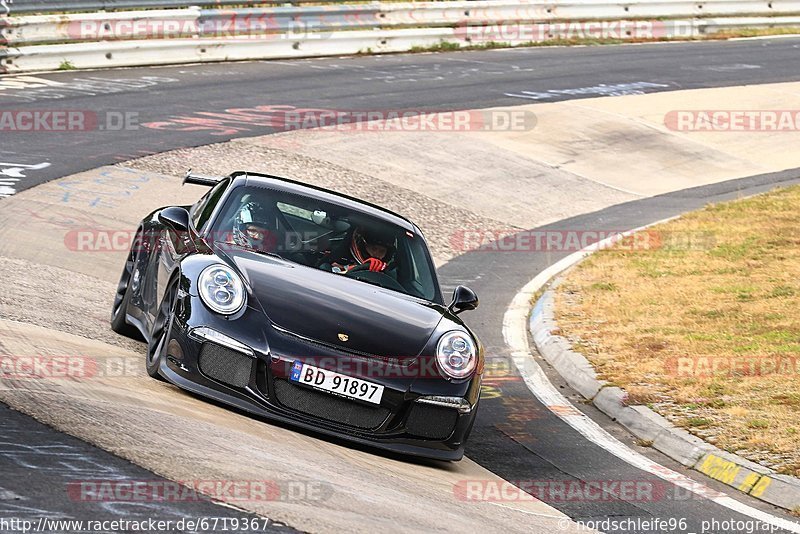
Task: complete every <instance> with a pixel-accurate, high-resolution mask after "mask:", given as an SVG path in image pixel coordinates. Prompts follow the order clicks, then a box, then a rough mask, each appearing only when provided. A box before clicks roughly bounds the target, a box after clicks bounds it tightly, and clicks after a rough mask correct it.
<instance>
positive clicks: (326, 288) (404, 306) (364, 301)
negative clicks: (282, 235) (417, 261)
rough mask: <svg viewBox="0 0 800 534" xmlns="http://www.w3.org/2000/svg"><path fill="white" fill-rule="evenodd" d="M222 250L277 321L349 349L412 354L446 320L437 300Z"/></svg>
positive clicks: (269, 258) (280, 325)
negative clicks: (436, 303)
mask: <svg viewBox="0 0 800 534" xmlns="http://www.w3.org/2000/svg"><path fill="white" fill-rule="evenodd" d="M218 254H219V255H220V256H225V257H227V259H228V260H229V263H231V266H232V267H234V268H235V269H237V270H238V271H239V272H240V273H241V275H242V276H243V277H244V279H245V280H246V283H247V284H248V285H249V287H250V289H251V292H252V293H251V295H250V296H251V297H254V298H255V299H256V300H257V301H258V302H259V304H260V305H261V307H262V309H263V310H264V313H265V314H266V315H267V317H268V319H269V320H270V322H271V323H272V324H273V325H274V326H277V327H278V328H280V329H283V330H286V331H288V332H290V333H292V334H295V335H298V336H302V337H304V338H307V339H310V340H313V341H317V342H319V343H323V344H325V345H330V346H333V347H336V348H340V349H342V350H344V351H348V352H360V353H366V354H369V355H377V356H382V357H391V358H400V359H403V360H406V359H407V358H413V357H416V356H417V355H419V354H420V352H421V351H422V350H423V348H424V347H425V345H426V343H427V341H428V340H429V339H430V337H431V335H432V334H433V332H434V330H435V329H436V326H437V325H438V324H439V322H440V321H441V320H442V311H441V310H440V309H438V308H439V307H437V305H435V304H433V303H429V302H427V301H422V300H419V299H415V298H414V297H411V296H408V295H403V294H402V293H398V292H396V291H391V290H388V289H383V288H380V287H377V286H374V285H371V284H368V283H365V282H360V281H357V280H352V279H350V278H346V277H344V276H342V275H338V274H332V273H329V272H326V271H323V270H320V269H313V268H310V267H305V266H302V265H299V264H296V263H293V262H289V261H286V260H283V259H280V258H276V257H272V256H265V255H262V254H258V253H255V252H251V251H248V250H246V249H238V248H234V249H227V250H225V251H224V252H218ZM340 334H341V335H343V336H347V340H346V341H343V340H342V339H341V337H340Z"/></svg>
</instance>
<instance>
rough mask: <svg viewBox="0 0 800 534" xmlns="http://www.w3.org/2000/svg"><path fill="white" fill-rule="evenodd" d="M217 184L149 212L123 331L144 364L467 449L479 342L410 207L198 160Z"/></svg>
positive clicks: (319, 417) (229, 393) (419, 446)
mask: <svg viewBox="0 0 800 534" xmlns="http://www.w3.org/2000/svg"><path fill="white" fill-rule="evenodd" d="M186 182H188V183H194V184H199V185H205V186H209V187H210V188H211V189H210V190H209V191H208V193H207V194H206V195H204V196H203V197H202V198H201V199H200V200H199V201H198V202H197V203H196V204H194V205H192V206H172V207H166V208H162V209H159V210H156V211H155V212H153V213H151V214H150V215H148V216H147V217H146V218H145V219H144V220H143V221H142V222H141V224H140V226H139V228H138V230H137V232H136V237H135V239H134V241H133V245H132V247H131V251H130V253H129V255H128V258H127V260H126V262H125V268H124V270H123V273H122V277H121V280H120V283H119V286H118V289H117V294H116V298H115V301H114V307H113V310H112V317H111V326H112V328H113V329H114V331H116V332H118V333H121V334H125V335H130V336H138V335H139V334H141V335H142V336H144V339H145V340H146V341H147V343H148V347H147V359H146V360H147V361H146V368H147V372H148V374H149V375H150V376H152V377H154V378H160V379H166V380H168V381H169V382H172V383H173V384H175V385H177V386H179V387H181V388H184V389H186V390H189V391H192V392H194V393H197V394H200V395H204V396H208V397H211V398H212V399H215V400H217V401H221V402H224V403H228V404H230V405H233V406H236V407H238V408H241V409H243V410H246V411H248V412H251V413H254V414H256V415H259V416H263V417H265V418H271V419H274V420H280V421H283V422H287V423H291V424H294V425H297V426H300V427H303V428H306V429H310V430H314V431H318V432H322V433H325V434H329V435H333V436H337V437H344V438H347V439H349V440H353V441H356V442H360V443H362V444H367V445H372V446H376V447H380V448H384V449H389V450H393V451H396V452H400V453H403V454H410V455H417V456H424V457H429V458H436V459H442V460H459V459H460V458H461V457H462V456H463V452H464V444H465V441H466V439H467V437H468V435H469V433H470V430H471V428H472V424H473V421H474V419H475V414H476V410H477V407H478V400H479V394H480V383H481V375H482V373H483V358H484V356H483V348H482V346H481V344H480V342H479V341H478V339H477V338H476V336H475V335H474V334H473V333H472V331H471V330H470V329H469V328H467V327H466V325H465V324H464V323H463V322H462V321H461V320H460V318H459V317H458V316H457V314H458V313H459V312H461V311H464V310H470V309H474V308H475V307H477V305H478V299H477V297H476V296H475V294H474V293H473V292H472V291H471V290H469V289H468V288H466V287H463V286H459V287H458V288H456V290H455V292H454V295H453V299H452V302H451V303H450V304H449V305H446V304H445V303H444V300H443V298H442V294H441V290H440V288H439V283H438V280H437V278H436V272H435V269H434V265H433V262H432V260H431V257H430V253H429V251H428V247H427V244H426V242H425V239H424V238H423V237H422V234H421V232H420V230H419V228H418V227H417V226H416V225H414V224H413V223H411V222H410V221H408V220H407V219H405V218H403V217H401V216H399V215H397V214H395V213H392V212H390V211H388V210H386V209H383V208H380V207H378V206H375V205H372V204H369V203H366V202H363V201H360V200H358V199H355V198H352V197H348V196H345V195H342V194H339V193H336V192H333V191H329V190H325V189H321V188H317V187H312V186H309V185H307V184H303V183H300V182H296V181H292V180H288V179H284V178H279V177H275V176H269V175H263V174H254V173H246V172H236V173H233V174H231V175H229V176H227V177H225V178H219V179H217V178H208V177H202V176H196V175H192V174H191V173H189V174H188V175H187V177H186Z"/></svg>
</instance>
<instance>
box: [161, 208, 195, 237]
mask: <svg viewBox="0 0 800 534" xmlns="http://www.w3.org/2000/svg"><path fill="white" fill-rule="evenodd" d="M158 221H159V222H160V223H161V224H164V225H166V226H169V227H170V228H172V229H173V230H175V231H176V232H178V233H183V232H186V231H188V230H189V212H188V211H186V210H185V209H184V208H179V207H176V206H173V207H171V208H165V209H163V210H161V211H160V212H158Z"/></svg>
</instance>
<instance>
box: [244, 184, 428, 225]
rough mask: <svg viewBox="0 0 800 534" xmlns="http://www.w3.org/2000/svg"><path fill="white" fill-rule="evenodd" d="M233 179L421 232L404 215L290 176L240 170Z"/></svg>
mask: <svg viewBox="0 0 800 534" xmlns="http://www.w3.org/2000/svg"><path fill="white" fill-rule="evenodd" d="M230 177H231V178H232V179H234V180H235V179H237V178H243V179H244V180H245V184H246V185H263V186H269V187H270V188H272V189H275V190H278V191H283V192H287V193H295V194H299V195H303V196H306V197H310V198H315V199H318V200H321V201H324V202H330V203H333V204H338V205H340V206H343V207H345V208H348V209H353V210H356V211H361V212H364V213H366V214H368V215H370V216H372V217H375V218H377V219H381V220H383V221H386V222H389V223H392V224H394V225H397V226H400V227H401V228H403V229H405V230H408V231H411V232H414V233H416V234H421V232H420V230H419V228H418V227H417V225H416V224H414V223H412V222H411V221H409V220H408V219H406V218H405V217H403V216H402V215H398V214H397V213H395V212H393V211H391V210H388V209H386V208H382V207H381V206H377V205H375V204H371V203H369V202H366V201H364V200H360V199H358V198H355V197H351V196H349V195H345V194H343V193H338V192H336V191H332V190H330V189H325V188H324V187H317V186H315V185H310V184H307V183H303V182H299V181H297V180H291V179H289V178H282V177H280V176H273V175H270V174H262V173H257V172H247V171H238V172H234V173H232V174H231V175H230Z"/></svg>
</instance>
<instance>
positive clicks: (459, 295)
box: [448, 286, 478, 314]
mask: <svg viewBox="0 0 800 534" xmlns="http://www.w3.org/2000/svg"><path fill="white" fill-rule="evenodd" d="M477 307H478V295H476V294H475V292H474V291H473V290H471V289H470V288H468V287H467V286H458V287H457V288H456V289H455V291H453V302H451V303H450V306H448V308H449V309H450V311H452V312H453V313H456V314H458V313H461V312H462V311H466V310H474V309H475V308H477Z"/></svg>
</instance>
